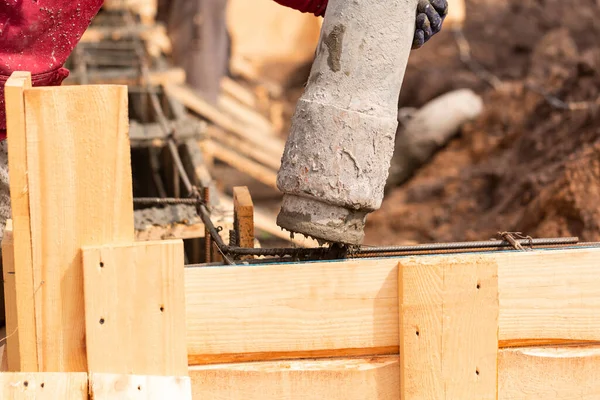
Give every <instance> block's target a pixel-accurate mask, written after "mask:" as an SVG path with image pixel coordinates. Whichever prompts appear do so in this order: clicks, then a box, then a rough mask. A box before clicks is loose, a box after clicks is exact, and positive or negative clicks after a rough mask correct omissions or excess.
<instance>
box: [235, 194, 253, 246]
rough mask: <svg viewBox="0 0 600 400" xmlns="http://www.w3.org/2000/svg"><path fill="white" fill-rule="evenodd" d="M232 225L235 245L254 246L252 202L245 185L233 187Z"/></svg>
mask: <svg viewBox="0 0 600 400" xmlns="http://www.w3.org/2000/svg"><path fill="white" fill-rule="evenodd" d="M233 225H234V229H235V231H236V232H237V240H236V242H237V245H238V246H240V247H249V248H253V247H254V203H253V202H252V197H251V196H250V191H249V190H248V188H247V187H246V186H236V187H234V188H233Z"/></svg>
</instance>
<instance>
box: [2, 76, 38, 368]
mask: <svg viewBox="0 0 600 400" xmlns="http://www.w3.org/2000/svg"><path fill="white" fill-rule="evenodd" d="M28 89H31V73H29V72H14V73H13V74H12V75H11V76H10V78H9V79H8V81H6V85H5V86H4V90H5V100H6V132H7V140H8V169H9V186H10V201H11V213H12V224H13V241H14V242H13V243H14V244H13V246H14V247H13V252H14V253H13V254H14V260H13V261H14V270H13V272H14V285H15V301H16V304H15V309H14V312H16V315H14V321H15V323H16V326H15V327H14V328H15V329H18V337H17V338H16V339H17V340H12V341H9V342H8V354H9V368H11V370H13V369H12V368H17V369H14V371H19V370H20V371H24V372H37V371H38V370H39V369H38V354H37V336H36V335H37V333H36V313H35V311H36V310H35V304H34V293H35V288H34V281H33V274H34V271H33V261H32V254H31V228H30V215H29V190H28V186H29V184H28V182H27V136H26V129H25V91H26V90H28ZM5 268H6V267H5ZM12 318H13V316H7V319H10V320H11V321H12V320H13V319H12ZM7 323H8V321H7ZM11 353H12V354H13V355H15V356H16V357H18V363H17V362H16V360H15V359H13V358H12V356H11Z"/></svg>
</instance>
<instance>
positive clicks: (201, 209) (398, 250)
mask: <svg viewBox="0 0 600 400" xmlns="http://www.w3.org/2000/svg"><path fill="white" fill-rule="evenodd" d="M130 22H131V20H130ZM133 45H134V49H135V53H136V56H137V58H138V60H139V65H138V71H139V74H140V75H141V77H142V78H144V79H143V80H144V82H145V85H143V86H144V87H145V88H144V89H143V90H144V91H145V92H147V93H148V95H149V97H150V101H151V105H152V109H153V111H154V113H155V115H156V118H157V120H158V122H159V125H160V126H161V128H162V129H163V131H164V133H165V136H166V137H167V143H168V148H169V151H170V153H171V155H172V159H173V162H174V164H175V166H176V169H177V172H178V175H179V177H180V179H181V180H182V182H183V184H184V186H185V189H186V190H187V192H188V195H189V198H166V197H159V198H150V197H149V198H135V199H134V203H135V204H139V205H171V204H187V205H194V206H195V207H196V210H197V213H198V215H199V216H200V218H201V219H202V222H203V223H204V225H205V238H206V257H207V258H206V262H207V263H210V262H211V253H212V247H213V246H212V243H214V244H215V245H216V250H218V251H219V252H220V253H221V255H222V256H223V259H224V260H225V262H226V263H227V264H234V260H232V258H233V259H235V258H236V257H241V256H257V257H275V258H276V259H275V261H282V260H291V261H300V260H324V259H330V260H334V259H345V258H366V257H387V256H405V255H412V254H440V253H453V252H460V251H489V250H507V251H508V249H514V248H519V246H521V248H525V247H528V248H533V247H540V246H549V247H554V246H566V245H576V244H578V242H579V238H577V237H565V238H540V239H531V238H520V239H514V238H512V237H511V239H512V240H511V241H508V240H487V241H474V242H451V243H427V244H420V245H410V246H387V247H385V246H384V247H368V246H352V247H349V246H345V245H342V244H338V243H331V244H329V245H327V246H324V247H315V248H297V247H289V248H242V247H238V246H237V244H236V242H237V241H236V240H235V234H236V233H234V235H232V236H233V237H232V238H231V239H233V240H230V244H229V245H228V244H226V243H225V242H224V241H223V239H222V238H221V235H220V234H219V230H220V229H221V227H216V226H215V225H214V223H213V222H212V220H211V212H210V210H209V208H208V204H209V203H208V200H209V193H208V190H207V189H206V188H204V187H198V186H196V185H194V184H193V183H192V180H191V178H190V176H189V175H188V173H187V171H186V170H185V168H184V166H183V162H182V160H181V157H180V155H179V151H178V147H177V135H176V133H177V132H176V128H175V127H174V126H173V124H171V123H170V122H169V120H168V119H167V118H166V116H165V113H164V111H163V109H162V107H161V105H160V101H159V98H158V94H159V93H160V92H161V91H160V90H156V89H154V88H153V87H152V85H151V84H150V79H149V68H148V64H147V61H146V59H145V52H144V51H143V46H142V42H141V40H140V39H139V37H136V38H135V39H134V43H133ZM88 74H89V72H88ZM169 100H171V99H169ZM161 195H162V194H161ZM511 242H512V243H511ZM515 244H517V246H515ZM264 261H266V262H268V261H269V260H250V262H248V261H244V263H255V262H264Z"/></svg>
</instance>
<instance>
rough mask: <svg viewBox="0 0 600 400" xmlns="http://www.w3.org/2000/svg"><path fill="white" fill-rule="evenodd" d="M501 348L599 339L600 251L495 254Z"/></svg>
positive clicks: (580, 250)
mask: <svg viewBox="0 0 600 400" xmlns="http://www.w3.org/2000/svg"><path fill="white" fill-rule="evenodd" d="M498 263H499V269H498V280H499V285H500V317H499V318H500V319H499V323H500V332H499V339H500V342H501V346H511V342H513V341H515V340H517V341H518V339H535V340H537V341H538V342H540V343H553V342H559V343H560V342H561V341H565V340H570V341H591V340H600V312H598V310H600V275H599V274H598V270H599V267H600V250H599V249H597V248H595V249H592V248H590V249H576V250H557V251H543V252H519V253H516V252H515V253H512V252H511V253H505V254H502V255H499V256H498Z"/></svg>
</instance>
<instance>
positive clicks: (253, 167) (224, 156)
mask: <svg viewBox="0 0 600 400" xmlns="http://www.w3.org/2000/svg"><path fill="white" fill-rule="evenodd" d="M202 147H203V149H204V151H205V152H206V153H208V154H209V155H210V156H211V157H214V158H216V159H218V160H221V161H223V162H224V163H226V164H228V165H230V166H231V167H233V168H235V169H237V170H238V171H240V172H242V173H244V174H246V175H248V176H250V177H252V178H254V179H256V180H257V181H259V182H261V183H263V184H265V185H267V186H269V187H271V188H273V189H276V190H278V189H277V172H275V171H274V170H272V169H270V168H267V167H265V166H263V165H261V164H259V163H257V162H255V161H253V160H251V159H249V158H246V157H244V156H241V155H239V154H238V153H236V152H235V151H232V150H230V149H228V148H227V147H225V146H222V145H220V144H219V143H217V142H214V141H212V140H207V141H205V142H204V143H203V144H202Z"/></svg>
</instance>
